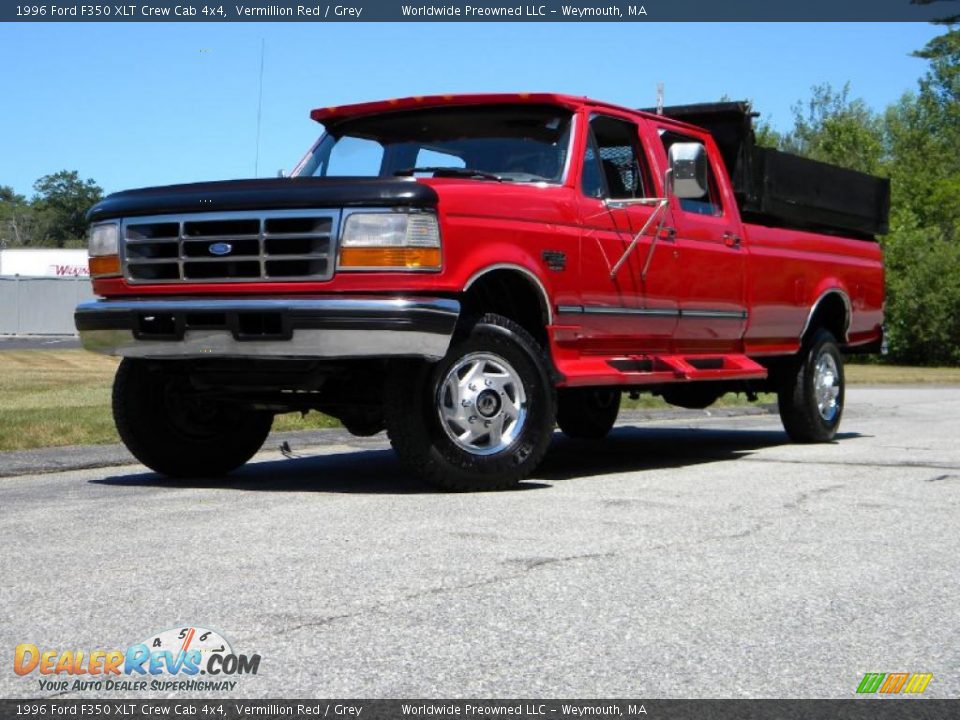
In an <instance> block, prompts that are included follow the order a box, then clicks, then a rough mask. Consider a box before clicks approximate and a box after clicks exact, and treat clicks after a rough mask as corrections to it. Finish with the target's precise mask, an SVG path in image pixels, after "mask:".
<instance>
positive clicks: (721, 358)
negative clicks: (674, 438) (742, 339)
mask: <svg viewBox="0 0 960 720" xmlns="http://www.w3.org/2000/svg"><path fill="white" fill-rule="evenodd" d="M557 370H559V371H560V373H561V374H562V375H563V376H564V378H565V380H564V381H563V382H562V383H561V385H562V386H563V387H578V386H586V385H659V384H661V383H674V382H693V381H697V380H763V379H765V378H766V377H767V369H766V368H765V367H763V366H762V365H760V364H758V363H757V362H755V361H753V360H751V359H750V358H748V357H747V356H746V355H629V356H622V357H589V356H588V357H580V358H577V359H571V360H562V361H559V362H557Z"/></svg>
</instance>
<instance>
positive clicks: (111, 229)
mask: <svg viewBox="0 0 960 720" xmlns="http://www.w3.org/2000/svg"><path fill="white" fill-rule="evenodd" d="M119 239H120V229H119V228H118V227H117V224H116V223H101V224H100V225H92V226H91V227H90V256H91V257H99V256H101V255H116V254H117V245H118V243H119Z"/></svg>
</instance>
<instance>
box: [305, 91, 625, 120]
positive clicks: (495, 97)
mask: <svg viewBox="0 0 960 720" xmlns="http://www.w3.org/2000/svg"><path fill="white" fill-rule="evenodd" d="M500 103H531V104H537V105H560V106H562V107H567V108H570V109H571V110H576V109H577V108H580V107H584V106H591V107H592V106H598V107H609V108H616V109H617V110H621V111H625V112H631V113H637V114H638V115H642V114H644V113H641V112H640V111H638V110H632V109H630V108H625V107H620V106H617V105H611V104H610V103H604V102H599V101H596V100H591V99H590V98H586V97H576V96H574V95H562V94H558V93H481V94H473V95H470V94H466V95H415V96H413V97H405V98H394V99H392V100H378V101H376V102H366V103H357V104H355V105H341V106H339V107H326V108H317V109H316V110H314V111H312V112H311V113H310V117H311V118H313V119H314V120H316V121H317V122H319V123H324V124H328V123H329V122H331V121H334V122H335V121H338V120H345V119H347V118H353V117H361V116H363V115H375V114H377V113H383V112H394V111H398V110H412V109H413V108H425V107H442V106H444V105H496V104H500Z"/></svg>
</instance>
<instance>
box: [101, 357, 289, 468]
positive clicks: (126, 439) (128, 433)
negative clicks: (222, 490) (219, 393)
mask: <svg viewBox="0 0 960 720" xmlns="http://www.w3.org/2000/svg"><path fill="white" fill-rule="evenodd" d="M161 365H162V364H160V363H158V364H156V365H155V366H153V367H151V365H150V364H149V363H148V362H147V361H144V360H131V359H129V358H126V359H124V360H123V361H122V362H121V363H120V367H119V369H118V370H117V375H116V378H115V379H114V383H113V418H114V422H115V423H116V425H117V431H118V432H119V433H120V439H121V440H123V443H124V445H126V446H127V449H128V450H130V452H131V453H133V456H134V457H135V458H137V460H139V461H140V462H142V463H143V464H144V465H146V466H147V467H148V468H150V469H151V470H155V471H156V472H158V473H161V474H163V475H169V476H170V477H216V476H219V475H224V474H226V473H228V472H230V471H231V470H234V469H236V468H238V467H240V466H241V465H243V464H244V463H245V462H247V460H249V459H250V458H251V457H253V455H254V454H255V453H256V452H257V450H259V449H260V447H261V446H262V445H263V442H264V440H266V438H267V434H268V433H269V432H270V426H271V425H272V424H273V415H271V414H270V413H266V412H262V411H258V410H254V409H252V408H249V407H245V406H242V405H236V404H233V403H228V402H223V401H219V400H213V399H210V398H205V397H203V396H202V395H200V394H199V393H198V392H197V391H196V389H194V388H193V386H192V385H191V384H190V381H189V378H188V377H187V376H186V374H185V373H182V372H177V371H176V370H174V369H173V368H172V367H168V368H163V367H161Z"/></svg>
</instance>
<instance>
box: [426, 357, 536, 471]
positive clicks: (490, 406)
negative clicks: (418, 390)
mask: <svg viewBox="0 0 960 720" xmlns="http://www.w3.org/2000/svg"><path fill="white" fill-rule="evenodd" d="M437 411H438V415H439V418H440V426H441V427H442V428H443V430H444V432H445V433H446V434H447V437H448V438H450V440H451V442H453V444H454V445H456V446H457V447H459V448H460V449H462V450H465V451H467V452H468V453H470V454H472V455H493V454H495V453H498V452H501V451H502V450H505V449H506V448H508V447H510V445H512V444H513V442H514V441H515V440H516V439H517V438H518V437H519V435H520V433H521V432H522V431H523V426H524V423H525V422H526V419H527V395H526V392H525V391H524V388H523V382H522V381H521V380H520V376H519V375H518V374H517V371H516V370H514V369H513V367H512V366H511V365H510V363H508V362H507V361H506V360H504V359H503V358H502V357H499V356H498V355H494V354H493V353H485V352H478V353H470V354H469V355H465V356H464V357H462V358H460V359H459V360H458V361H457V362H456V363H454V365H453V367H451V368H450V371H449V372H448V373H447V374H446V377H444V379H443V382H441V383H440V387H439V389H438V390H437Z"/></svg>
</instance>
